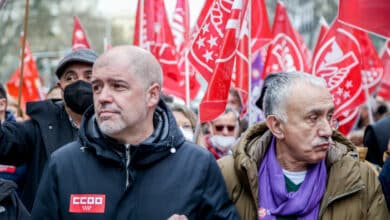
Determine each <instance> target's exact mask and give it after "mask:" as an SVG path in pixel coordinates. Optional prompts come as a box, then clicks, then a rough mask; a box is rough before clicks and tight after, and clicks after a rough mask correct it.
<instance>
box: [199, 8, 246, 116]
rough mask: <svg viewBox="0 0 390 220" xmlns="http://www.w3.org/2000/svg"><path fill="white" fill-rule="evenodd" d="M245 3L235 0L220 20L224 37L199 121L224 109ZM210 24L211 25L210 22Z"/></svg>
mask: <svg viewBox="0 0 390 220" xmlns="http://www.w3.org/2000/svg"><path fill="white" fill-rule="evenodd" d="M247 3H248V1H247V0H235V1H234V3H233V5H232V6H231V7H230V11H231V13H230V15H229V16H228V19H227V20H226V22H222V23H225V24H226V32H224V33H223V34H224V38H223V41H222V48H221V53H220V54H219V56H218V59H216V62H215V64H216V66H215V68H214V73H213V74H212V76H211V80H210V81H209V85H208V87H207V91H206V94H205V96H204V97H203V99H202V102H201V103H200V105H199V119H200V122H207V121H211V120H214V119H215V118H216V117H218V116H219V115H220V114H221V113H222V112H223V111H224V110H225V107H226V104H227V97H228V94H229V89H230V83H231V76H232V72H233V66H234V58H235V54H236V49H237V46H238V38H239V34H240V28H241V24H242V21H243V17H244V14H245V10H246V8H247ZM216 4H218V2H216ZM221 7H222V6H221ZM211 17H212V16H211ZM210 24H211V25H212V23H210ZM206 25H207V23H206ZM203 27H205V26H203ZM206 27H207V26H206ZM198 39H199V38H198Z"/></svg>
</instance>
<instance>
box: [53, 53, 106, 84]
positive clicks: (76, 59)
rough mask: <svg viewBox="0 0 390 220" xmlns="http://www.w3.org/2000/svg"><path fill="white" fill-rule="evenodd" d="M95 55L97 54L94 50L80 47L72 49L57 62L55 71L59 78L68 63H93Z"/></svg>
mask: <svg viewBox="0 0 390 220" xmlns="http://www.w3.org/2000/svg"><path fill="white" fill-rule="evenodd" d="M97 57H98V55H97V54H96V52H95V51H93V50H91V49H86V48H82V49H78V50H76V51H72V52H71V53H69V54H67V55H66V56H65V57H64V58H63V59H62V60H61V61H60V62H59V63H58V66H57V69H56V71H55V73H56V75H57V77H58V79H59V78H61V76H62V74H64V71H65V69H66V68H67V67H68V66H69V64H72V63H86V64H91V65H93V63H94V62H95V61H96V59H97Z"/></svg>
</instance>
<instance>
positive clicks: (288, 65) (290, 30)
mask: <svg viewBox="0 0 390 220" xmlns="http://www.w3.org/2000/svg"><path fill="white" fill-rule="evenodd" d="M272 34H273V40H272V42H271V44H270V46H269V48H268V52H267V58H266V61H265V65H264V74H263V78H265V77H266V76H267V75H268V74H269V73H274V72H282V71H283V72H288V71H302V72H309V71H310V68H311V67H310V66H311V64H310V62H311V57H310V56H311V55H310V52H309V50H308V49H307V47H306V46H305V45H304V42H303V39H302V37H301V36H300V35H299V33H298V31H296V30H295V29H294V27H293V26H292V24H291V22H290V20H289V18H288V15H287V10H286V7H285V6H284V5H283V4H282V3H281V2H278V3H277V6H276V13H275V19H274V24H273V28H272Z"/></svg>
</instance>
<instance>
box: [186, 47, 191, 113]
mask: <svg viewBox="0 0 390 220" xmlns="http://www.w3.org/2000/svg"><path fill="white" fill-rule="evenodd" d="M188 51H189V50H187V49H186V53H185V60H184V62H185V63H184V64H185V74H186V75H185V80H186V105H187V107H188V108H191V107H190V102H191V100H190V66H189V63H188Z"/></svg>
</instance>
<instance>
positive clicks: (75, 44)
mask: <svg viewBox="0 0 390 220" xmlns="http://www.w3.org/2000/svg"><path fill="white" fill-rule="evenodd" d="M73 21H74V26H73V36H72V50H78V49H80V48H91V46H90V45H89V42H88V39H87V34H86V32H85V30H84V28H83V26H82V25H81V23H80V20H79V18H78V17H77V16H73Z"/></svg>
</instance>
